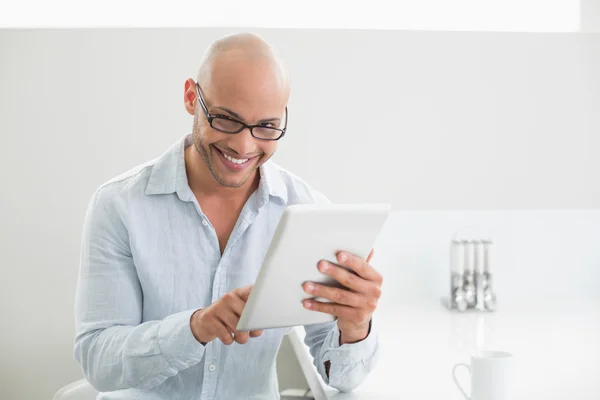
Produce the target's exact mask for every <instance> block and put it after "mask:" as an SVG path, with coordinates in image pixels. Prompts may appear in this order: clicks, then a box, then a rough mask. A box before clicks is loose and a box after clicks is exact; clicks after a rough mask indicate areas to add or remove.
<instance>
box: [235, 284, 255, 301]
mask: <svg viewBox="0 0 600 400" xmlns="http://www.w3.org/2000/svg"><path fill="white" fill-rule="evenodd" d="M253 286H254V285H250V286H245V287H241V288H238V289H236V290H235V292H236V294H237V295H239V296H240V298H241V299H242V300H243V301H244V303H245V302H247V301H248V296H250V292H251V291H252V287H253Z"/></svg>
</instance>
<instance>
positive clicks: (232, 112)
mask: <svg viewBox="0 0 600 400" xmlns="http://www.w3.org/2000/svg"><path fill="white" fill-rule="evenodd" d="M213 108H215V109H217V110H223V111H225V112H226V113H229V114H231V115H232V116H233V117H235V118H237V119H239V120H240V121H244V118H243V117H242V116H241V115H240V114H238V113H236V112H234V111H231V110H230V109H229V108H227V107H213ZM280 120H281V118H266V119H261V120H260V121H258V123H259V124H260V123H263V122H273V121H280Z"/></svg>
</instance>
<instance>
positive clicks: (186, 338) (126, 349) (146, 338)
mask: <svg viewBox="0 0 600 400" xmlns="http://www.w3.org/2000/svg"><path fill="white" fill-rule="evenodd" d="M192 313H193V310H190V311H184V312H181V313H177V314H174V315H171V316H169V317H167V318H165V319H163V320H161V321H149V322H145V323H142V324H140V325H137V326H123V325H116V324H115V325H113V326H110V327H106V328H100V329H89V330H83V331H82V332H81V333H80V334H78V335H77V338H76V341H75V358H76V359H77V361H78V362H79V364H80V365H81V367H82V369H83V372H84V375H85V377H86V378H87V380H88V381H89V382H90V383H91V384H92V386H94V387H95V388H96V389H97V390H99V391H113V390H120V389H127V388H145V389H147V388H150V387H153V386H156V385H159V384H160V383H162V382H164V381H165V380H166V379H168V378H169V377H172V376H174V375H176V374H177V373H178V372H179V371H181V370H184V369H186V368H189V367H191V366H192V365H195V364H197V363H198V362H199V361H200V360H201V358H202V354H203V353H204V347H203V346H202V345H201V344H200V343H198V342H197V341H196V339H195V338H194V336H193V334H192V333H191V329H190V326H189V319H190V316H191V314H192ZM88 325H92V324H88ZM84 326H85V324H84Z"/></svg>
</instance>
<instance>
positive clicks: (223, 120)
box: [196, 83, 288, 140]
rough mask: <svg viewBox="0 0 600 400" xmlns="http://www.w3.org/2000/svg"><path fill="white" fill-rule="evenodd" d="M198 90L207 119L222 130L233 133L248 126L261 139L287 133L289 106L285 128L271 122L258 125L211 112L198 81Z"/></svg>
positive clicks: (212, 125) (254, 135) (273, 138)
mask: <svg viewBox="0 0 600 400" xmlns="http://www.w3.org/2000/svg"><path fill="white" fill-rule="evenodd" d="M196 92H197V93H198V100H199V102H200V105H201V106H202V109H203V110H204V115H206V119H207V120H208V122H209V124H210V126H211V127H212V128H214V129H216V130H218V131H220V132H224V133H232V134H233V133H240V132H241V131H243V130H244V128H248V129H250V134H251V135H252V136H253V137H254V138H256V139H260V140H279V139H281V138H282V137H283V135H285V131H286V129H287V122H288V110H287V107H286V108H285V126H284V127H283V129H279V128H276V127H274V126H269V124H270V123H269V122H265V123H261V124H258V125H247V124H245V123H243V122H242V121H238V120H237V119H234V118H231V117H229V116H227V115H222V114H211V113H209V112H208V108H207V107H206V103H205V102H204V98H203V97H202V93H201V90H200V85H199V84H198V83H196Z"/></svg>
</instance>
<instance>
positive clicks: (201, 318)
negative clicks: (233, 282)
mask: <svg viewBox="0 0 600 400" xmlns="http://www.w3.org/2000/svg"><path fill="white" fill-rule="evenodd" d="M251 290H252V285H251V286H246V287H243V288H238V289H235V290H232V291H231V292H229V293H226V294H225V295H224V296H223V297H221V298H220V299H219V300H217V301H216V302H214V303H213V304H211V305H210V306H208V307H206V308H203V309H200V310H197V311H196V312H195V313H194V314H192V318H191V319H190V325H191V327H192V333H193V334H194V337H195V338H196V340H197V341H199V342H201V343H208V342H210V341H211V340H213V339H215V338H217V337H218V338H219V339H221V342H223V343H224V344H226V345H230V344H232V343H233V341H234V340H235V341H236V342H237V343H239V344H245V343H246V342H248V338H249V337H257V336H260V335H261V334H262V333H263V331H262V330H258V331H250V332H238V331H237V330H236V327H237V324H238V321H239V320H240V316H241V315H242V310H243V309H244V306H245V305H246V301H247V300H248V296H249V295H250V291H251Z"/></svg>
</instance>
